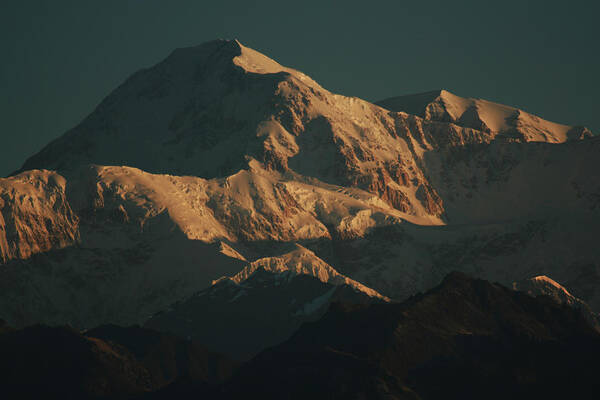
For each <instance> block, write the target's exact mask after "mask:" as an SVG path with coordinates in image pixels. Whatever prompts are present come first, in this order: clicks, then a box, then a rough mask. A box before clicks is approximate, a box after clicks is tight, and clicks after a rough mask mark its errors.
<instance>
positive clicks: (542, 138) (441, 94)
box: [375, 89, 593, 143]
mask: <svg viewBox="0 0 600 400" xmlns="http://www.w3.org/2000/svg"><path fill="white" fill-rule="evenodd" d="M375 104H377V105H379V106H381V107H383V108H385V109H388V110H391V111H401V112H406V113H409V114H414V115H418V116H420V117H422V118H424V119H425V120H430V121H440V122H451V123H454V124H456V125H459V126H463V127H466V128H473V129H476V130H478V131H483V132H487V133H490V134H493V135H494V136H498V135H499V136H500V137H510V138H513V139H515V140H518V141H525V142H531V141H534V142H550V143H562V142H565V141H568V140H581V139H583V138H589V137H592V136H593V135H592V132H590V130H589V129H587V128H585V127H583V126H567V125H561V124H557V123H555V122H550V121H546V120H544V119H542V118H540V117H537V116H535V115H532V114H529V113H527V112H525V111H523V110H519V109H517V108H514V107H509V106H505V105H503V104H498V103H493V102H491V101H487V100H483V99H473V98H464V97H460V96H456V95H455V94H452V93H450V92H448V91H447V90H443V89H442V90H435V91H431V92H425V93H419V94H411V95H407V96H398V97H391V98H389V99H385V100H381V101H378V102H376V103H375Z"/></svg>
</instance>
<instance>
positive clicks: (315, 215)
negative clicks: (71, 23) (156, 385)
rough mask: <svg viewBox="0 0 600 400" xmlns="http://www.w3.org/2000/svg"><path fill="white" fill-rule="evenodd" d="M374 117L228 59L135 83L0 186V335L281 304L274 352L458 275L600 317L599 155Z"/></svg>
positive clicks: (528, 118)
mask: <svg viewBox="0 0 600 400" xmlns="http://www.w3.org/2000/svg"><path fill="white" fill-rule="evenodd" d="M377 104H379V105H376V104H372V103H369V102H367V101H364V100H361V99H358V98H354V97H346V96H341V95H337V94H333V93H331V92H329V91H328V90H326V89H324V88H323V87H321V86H320V85H319V84H318V83H316V82H315V81H313V80H312V79H311V78H309V77H308V76H306V75H305V74H303V73H301V72H299V71H296V70H293V69H291V68H287V67H284V66H281V65H280V64H278V63H277V62H276V61H273V60H271V59H269V58H268V57H266V56H264V55H262V54H260V53H258V52H256V51H254V50H252V49H249V48H247V47H244V46H243V45H241V44H240V43H239V42H238V41H225V40H219V41H213V42H209V43H205V44H203V45H200V46H197V47H191V48H186V49H178V50H176V51H174V52H173V53H172V54H171V55H170V56H168V57H167V58H166V59H165V60H164V61H162V62H161V63H159V64H157V65H156V66H154V67H151V68H148V69H144V70H141V71H139V72H137V73H135V74H134V75H133V76H131V77H130V78H129V79H128V80H126V81H125V82H124V83H123V84H122V85H121V86H119V87H118V88H117V89H115V90H114V91H113V92H112V93H111V94H110V95H109V96H108V97H107V98H106V99H104V101H102V103H101V104H100V105H99V106H98V107H97V109H96V110H94V111H93V112H92V113H91V114H90V115H89V116H88V117H87V118H85V119H84V120H83V121H82V122H81V124H79V125H77V126H76V127H74V128H73V129H71V130H70V131H68V132H67V133H65V134H64V135H63V136H61V137H59V138H57V139H56V140H54V141H53V142H51V143H50V144H48V145H47V146H46V147H45V148H44V149H42V150H41V151H40V152H39V153H37V154H35V155H33V156H32V157H30V158H29V159H28V160H27V161H26V162H25V164H24V165H23V167H22V168H21V170H19V171H18V172H16V173H15V174H13V176H11V177H9V178H5V179H0V262H1V263H2V264H1V266H0V270H1V271H0V272H1V273H0V290H1V292H2V296H1V297H0V318H4V319H5V320H7V321H8V322H9V323H10V325H12V326H16V327H20V326H25V325H29V324H32V323H36V322H44V323H49V324H64V323H68V324H71V325H72V326H75V327H79V328H85V327H93V326H97V325H100V324H104V323H117V324H121V325H129V324H132V323H140V324H143V323H146V321H148V320H149V319H150V318H151V317H152V316H155V318H152V321H153V322H152V323H153V324H156V326H155V327H157V326H158V327H160V326H159V325H160V321H162V320H164V321H171V318H176V317H177V316H178V315H180V314H181V315H188V314H190V313H191V314H193V311H194V307H196V304H197V307H201V308H202V309H203V310H208V309H211V308H212V307H213V306H212V304H213V303H211V301H214V302H215V303H214V304H217V303H218V307H220V309H228V310H229V309H232V308H235V307H234V305H235V304H236V302H240V301H241V300H243V299H244V296H248V299H251V301H252V302H254V303H253V304H260V305H261V306H264V307H267V308H268V306H269V305H270V304H275V300H268V299H275V298H277V299H279V300H278V301H280V302H281V304H278V307H279V308H278V309H279V310H280V312H282V313H287V314H286V315H285V316H283V317H282V319H281V320H282V321H285V326H286V328H285V329H286V330H284V331H282V332H283V333H281V335H279V336H277V335H275V336H277V338H275V339H272V340H273V341H275V340H281V339H282V338H283V337H284V336H285V335H286V334H288V333H289V332H290V330H291V329H293V328H294V327H296V326H298V324H299V323H300V322H302V321H305V320H310V319H311V318H312V319H314V318H316V317H317V316H318V315H321V314H322V313H323V312H324V310H325V309H326V307H327V305H328V304H329V303H330V302H331V301H333V300H335V299H336V298H344V299H350V298H353V299H354V301H356V302H364V303H371V302H374V303H376V302H388V301H392V300H403V299H405V298H407V297H408V296H410V295H413V294H415V293H418V292H423V291H425V290H427V289H429V288H431V287H433V286H435V285H437V284H438V283H439V282H440V281H441V279H442V278H443V276H445V275H446V274H447V273H448V271H450V270H460V271H463V272H467V273H470V274H472V275H474V276H477V277H483V278H486V279H491V280H494V281H499V282H502V283H505V284H511V283H512V282H515V281H522V280H524V279H529V278H531V277H533V276H539V275H546V276H550V277H551V278H552V279H554V280H556V281H558V282H560V283H561V284H563V285H565V286H566V287H568V288H569V291H570V292H571V293H572V294H573V296H576V297H577V298H579V299H582V300H583V301H585V302H587V303H588V304H589V305H590V307H591V308H592V310H594V311H598V310H599V309H600V292H599V291H598V289H597V288H598V287H599V286H598V284H599V283H600V256H599V252H598V250H597V237H598V234H599V233H600V224H599V222H600V174H599V173H598V172H597V171H598V170H599V168H598V167H599V164H600V157H599V155H600V141H599V140H598V138H597V137H594V136H592V135H591V134H590V133H589V131H588V130H586V129H585V128H583V127H571V126H565V125H560V124H556V123H552V122H549V121H545V120H543V119H541V118H539V117H536V116H533V115H531V114H528V113H526V112H524V111H521V110H517V109H514V108H511V107H507V106H503V105H498V104H495V103H491V102H487V101H484V100H479V99H466V98H461V97H458V96H455V95H453V94H451V93H449V92H447V91H437V92H433V93H426V94H421V95H414V96H408V97H406V96H405V97H400V98H394V99H389V100H385V101H382V102H379V103H377ZM222 277H225V280H223V279H220V278H222ZM259 278H260V279H259ZM296 279H300V280H299V281H297V280H296ZM307 280H308V281H307ZM284 283H285V285H291V286H290V287H291V288H293V290H291V289H290V291H282V290H276V288H277V287H280V286H279V285H283V284H284ZM303 288H304V289H303ZM294 291H296V292H297V293H299V294H298V295H293V296H292V295H290V293H296V292H294ZM213 292H214V294H215V295H214V296H213V297H211V293H213ZM300 292H301V293H300ZM286 293H287V294H286ZM351 293H354V294H355V295H351ZM285 296H288V297H285ZM294 301H295V302H296V303H294V304H293V302H294ZM284 302H285V304H287V305H289V306H285V307H283V306H282V304H283V303H284ZM176 303H177V304H176ZM240 304H241V302H240ZM215 307H216V306H215ZM273 307H274V305H273ZM306 310H308V311H311V310H312V311H311V312H305V311H306ZM234 311H235V310H234ZM159 312H162V314H161V315H162V316H161V317H160V318H159V317H158V316H156V313H159ZM232 312H233V311H232ZM309 314H310V315H309ZM300 316H302V317H300ZM292 317H293V318H292ZM296 317H297V318H296ZM186 324H187V323H181V324H178V325H177V329H183V328H185V327H188V328H189V329H190V330H191V331H190V332H189V335H192V336H196V337H204V336H205V335H206V332H200V331H196V329H201V328H202V326H201V325H202V324H199V325H196V324H194V323H190V324H187V325H186ZM182 327H183V328H182ZM188 328H185V329H188ZM179 333H181V332H179ZM267 344H268V343H266V344H265V343H261V346H264V345H267ZM271 344H273V343H271ZM255 351H256V347H253V348H252V349H240V352H245V354H247V353H248V352H250V353H251V352H255Z"/></svg>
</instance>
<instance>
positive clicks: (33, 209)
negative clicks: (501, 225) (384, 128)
mask: <svg viewBox="0 0 600 400" xmlns="http://www.w3.org/2000/svg"><path fill="white" fill-rule="evenodd" d="M65 184H66V181H65V179H64V178H63V177H62V176H60V175H59V174H57V173H55V172H51V171H38V170H34V171H28V172H26V173H23V174H20V175H18V176H15V177H12V178H6V179H0V260H2V262H4V263H5V262H7V261H8V260H10V259H13V258H21V259H24V258H29V257H30V256H31V255H32V254H35V253H39V252H43V251H49V250H52V249H60V248H63V247H66V246H69V245H72V244H73V243H75V242H76V241H77V239H78V236H79V235H78V229H79V227H78V224H79V219H78V218H77V216H76V215H75V213H73V211H72V210H71V207H70V206H69V203H68V201H67V199H66V195H65Z"/></svg>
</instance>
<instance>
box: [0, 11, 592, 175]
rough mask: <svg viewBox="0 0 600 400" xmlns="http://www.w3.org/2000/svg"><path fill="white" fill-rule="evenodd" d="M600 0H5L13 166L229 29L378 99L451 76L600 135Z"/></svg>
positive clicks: (0, 28) (1, 76) (0, 19)
mask: <svg viewBox="0 0 600 400" xmlns="http://www.w3.org/2000/svg"><path fill="white" fill-rule="evenodd" d="M211 3H213V4H214V5H210V4H211ZM595 3H596V2H593V1H590V0H588V1H578V0H571V1H560V2H554V1H495V2H486V1H481V0H480V1H433V0H430V1H423V2H418V1H414V0H413V1H410V2H404V1H398V0H396V1H379V0H371V1H352V0H346V1H331V0H329V1H328V0H321V1H297V2H291V1H285V0H279V1H260V2H253V1H248V0H246V1H226V0H225V1H218V2H217V1H214V2H210V1H200V0H196V1H192V0H169V1H166V0H162V1H161V0H103V1H91V0H90V1H87V0H51V1H50V0H47V1H28V0H20V1H16V0H2V3H1V5H0V60H1V62H0V90H1V95H0V123H1V126H0V135H1V140H0V176H3V175H6V174H8V173H9V172H11V171H13V170H15V169H17V168H19V167H20V166H21V164H22V163H23V161H24V160H25V158H26V157H28V156H29V155H31V154H33V153H34V152H36V151H38V150H39V149H41V148H42V147H43V146H44V145H45V144H46V143H47V142H49V141H50V140H52V139H53V138H55V137H57V136H59V135H61V134H62V133H64V131H66V130H67V129H69V128H70V127H72V126H74V125H75V124H77V123H78V122H79V121H80V120H81V119H82V118H83V117H85V116H86V115H87V114H89V113H90V112H91V111H92V110H93V109H94V107H95V106H96V105H97V104H98V103H99V102H100V101H101V100H102V98H104V97H105V96H106V95H107V94H108V93H109V92H110V91H111V90H112V89H114V88H115V87H116V86H117V85H119V84H120V83H121V82H122V81H123V80H124V79H125V78H126V77H128V76H129V75H130V74H132V73H133V72H135V71H136V70H138V69H140V68H142V67H147V66H150V65H153V64H155V63H156V62H158V61H160V60H161V59H162V58H164V57H166V56H167V55H168V54H169V53H170V52H171V50H173V49H174V48H176V47H185V46H191V45H196V44H200V43H202V42H204V41H207V40H211V39H216V38H237V39H239V40H240V41H241V42H242V43H243V44H245V45H246V46H249V47H252V48H254V49H256V50H259V51H261V52H263V53H265V54H267V55H268V56H270V57H271V58H274V59H275V60H277V61H279V62H280V63H282V64H284V65H288V66H292V67H294V68H296V69H300V70H302V71H303V72H305V73H307V74H308V75H310V76H312V77H313V78H314V79H316V80H317V81H318V82H320V83H321V84H322V85H323V86H324V87H326V88H328V89H330V90H332V91H334V92H338V93H342V94H346V95H353V96H358V97H362V98H364V99H367V100H371V101H375V100H379V99H382V98H385V97H390V96H394V95H400V94H407V93H414V92H423V91H428V90H433V89H438V88H445V89H448V90H450V91H452V92H454V93H456V94H458V95H462V96H469V97H482V98H485V99H488V100H492V101H497V102H501V103H506V104H509V105H514V106H517V107H520V108H523V109H525V110H527V111H529V112H532V113H534V114H538V115H540V116H542V117H544V118H547V119H550V120H553V121H556V122H562V123H566V124H581V125H586V126H588V127H589V128H591V129H592V130H593V131H594V132H595V133H596V134H597V133H600V44H599V42H600V32H599V29H598V22H597V21H598V15H599V12H600V6H598V5H596V4H595Z"/></svg>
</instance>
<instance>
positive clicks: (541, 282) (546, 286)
mask: <svg viewBox="0 0 600 400" xmlns="http://www.w3.org/2000/svg"><path fill="white" fill-rule="evenodd" d="M512 288H513V289H515V290H519V291H521V292H525V293H527V294H529V295H531V296H534V297H535V296H548V297H550V298H552V300H554V301H555V302H557V303H558V304H566V305H568V306H570V307H573V308H575V309H576V310H579V311H580V312H581V313H582V314H583V316H584V317H585V319H586V320H587V321H588V322H589V323H590V325H592V326H593V327H594V328H595V329H596V330H598V331H599V332H600V320H599V317H598V314H597V313H595V312H593V311H592V310H591V309H590V306H589V305H588V304H587V303H586V302H584V301H583V300H581V299H578V298H577V297H575V296H573V295H572V294H571V293H569V291H568V290H567V289H565V287H564V286H562V285H561V284H560V283H558V282H556V281H554V280H552V279H550V278H549V277H547V276H543V275H542V276H534V277H533V278H530V279H525V280H523V281H519V282H513V285H512Z"/></svg>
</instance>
